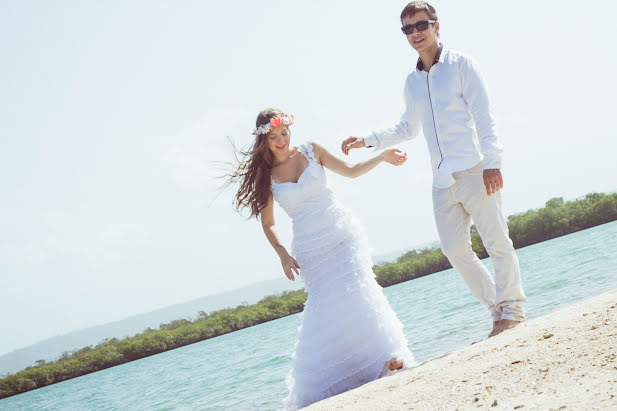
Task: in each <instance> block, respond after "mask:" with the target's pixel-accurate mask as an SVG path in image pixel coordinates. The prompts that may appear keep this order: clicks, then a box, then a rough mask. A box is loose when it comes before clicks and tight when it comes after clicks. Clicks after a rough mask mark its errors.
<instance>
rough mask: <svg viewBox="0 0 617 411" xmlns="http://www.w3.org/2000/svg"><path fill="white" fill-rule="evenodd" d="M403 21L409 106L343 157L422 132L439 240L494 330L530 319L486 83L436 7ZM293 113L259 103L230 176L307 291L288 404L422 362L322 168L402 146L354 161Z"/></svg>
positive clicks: (239, 203)
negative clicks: (483, 256) (299, 131)
mask: <svg viewBox="0 0 617 411" xmlns="http://www.w3.org/2000/svg"><path fill="white" fill-rule="evenodd" d="M400 19H401V23H402V27H401V29H402V31H403V33H404V35H405V36H406V37H407V40H408V42H409V44H410V45H411V47H412V48H413V49H414V50H416V51H417V52H418V54H419V58H418V61H417V65H416V67H415V69H414V70H413V71H412V72H411V73H410V74H409V75H408V77H407V81H406V82H405V88H404V96H405V112H404V113H403V115H402V117H401V119H400V121H399V122H398V123H397V124H395V125H394V126H393V127H392V128H390V129H386V130H380V131H375V132H372V133H371V134H369V135H367V136H364V137H349V138H347V139H346V140H344V141H343V142H342V145H341V149H342V152H343V154H345V155H348V154H349V153H350V151H351V150H353V149H358V148H363V147H374V148H375V150H383V149H386V148H387V147H390V146H393V145H395V144H397V143H400V142H402V141H405V140H409V139H412V138H414V137H415V136H417V135H418V134H419V133H420V132H422V134H423V135H424V137H425V138H426V141H427V143H428V149H429V153H430V157H431V165H432V169H433V195H432V196H433V207H434V214H435V223H436V225H437V230H438V233H439V239H440V243H441V249H442V250H443V252H444V254H445V255H446V257H447V258H448V260H449V261H450V263H451V264H452V266H453V267H454V268H455V269H456V271H458V273H459V274H460V275H461V276H462V277H463V279H464V280H465V282H466V283H467V285H468V286H469V288H470V290H471V292H472V294H473V295H474V296H475V297H476V298H477V299H478V300H479V301H480V302H481V303H482V304H484V305H485V306H486V307H487V308H488V310H489V311H490V314H491V317H492V322H493V328H492V331H491V333H490V335H489V336H493V335H496V334H498V333H500V332H502V331H503V330H505V329H508V328H512V327H514V326H516V325H517V324H519V323H520V322H522V321H524V319H525V312H524V310H523V303H524V302H525V300H526V298H525V294H524V292H523V288H522V285H521V275H520V270H519V264H518V260H517V257H516V253H515V251H514V247H513V246H512V241H511V240H510V238H509V236H508V226H507V224H506V220H505V218H504V217H503V213H502V208H501V193H500V191H499V190H500V189H501V188H502V187H503V179H502V175H501V155H502V146H501V144H500V142H499V139H498V136H497V131H496V125H495V118H494V114H493V111H492V109H491V106H490V104H489V98H488V93H487V88H486V84H485V82H484V80H483V78H482V75H481V74H480V71H479V69H478V66H477V64H476V62H475V61H474V60H473V59H472V58H471V57H469V56H468V55H466V54H463V53H461V52H459V51H456V50H451V49H448V48H446V47H444V46H443V45H442V44H440V42H439V27H440V22H439V20H438V19H437V14H436V12H435V9H434V8H433V7H432V6H431V5H430V4H428V3H426V2H424V1H413V2H411V3H409V4H408V5H407V6H405V8H404V9H403V11H402V13H401V16H400ZM293 122H294V117H293V116H292V115H291V114H286V113H284V112H282V111H280V110H277V109H267V110H264V111H262V112H260V113H259V115H258V117H257V122H256V126H257V128H256V129H255V130H254V132H253V134H254V135H255V140H254V143H253V145H252V147H251V148H250V149H249V150H248V151H246V152H240V155H241V158H240V159H239V160H240V161H239V162H238V165H237V168H236V170H235V171H234V173H232V174H231V175H230V180H231V181H232V182H236V183H238V185H239V188H238V191H237V193H236V196H235V205H236V207H237V208H238V209H243V208H248V209H250V212H251V216H254V217H257V218H259V219H260V220H261V223H262V227H263V230H264V233H265V235H266V237H267V239H268V241H269V242H270V244H271V245H272V247H273V248H274V250H275V251H276V253H277V254H278V256H279V257H280V259H281V263H282V266H283V270H284V271H285V275H286V276H287V277H288V278H289V279H290V280H293V279H294V275H300V276H301V277H302V279H303V280H304V283H305V290H306V291H307V293H308V298H307V301H306V303H305V306H304V311H303V314H302V316H303V317H302V325H301V327H300V329H299V335H298V339H297V342H296V345H295V348H294V354H293V358H292V369H291V371H290V373H289V375H288V377H287V386H288V389H289V394H288V396H287V398H285V401H284V402H285V407H286V408H287V409H297V408H302V407H305V406H307V405H309V404H311V403H313V402H316V401H319V400H321V399H324V398H327V397H330V396H332V395H336V394H338V393H341V392H343V391H346V390H349V389H351V388H354V387H357V386H359V385H362V384H364V383H367V382H369V381H372V380H374V379H376V378H379V377H381V376H383V375H385V374H387V373H388V372H390V371H394V370H397V369H400V368H409V367H412V366H414V365H416V363H415V361H414V357H413V355H412V353H411V351H410V350H409V348H408V346H407V340H406V338H405V335H404V334H403V329H402V324H401V323H400V321H399V320H398V318H397V316H396V314H395V313H394V311H393V310H392V308H391V307H390V305H389V303H388V301H387V300H386V298H385V296H384V294H383V292H382V288H381V287H380V286H379V285H378V284H377V282H376V281H375V276H374V273H373V271H372V266H373V263H372V261H371V257H370V254H369V248H368V245H367V241H366V238H365V235H364V234H363V232H362V228H361V225H360V224H359V223H358V222H357V221H356V220H355V218H354V217H353V216H352V215H351V214H350V213H349V211H348V210H347V209H346V208H344V207H343V206H342V205H341V204H340V203H339V202H338V201H337V200H336V198H335V197H334V195H333V193H332V191H331V190H330V189H329V188H328V186H327V184H326V174H325V168H327V169H329V170H331V171H333V172H335V173H337V174H340V175H343V176H346V177H351V178H355V177H358V176H360V175H362V174H365V173H367V172H369V171H370V170H372V169H373V168H375V167H376V166H377V165H379V164H380V163H382V162H387V163H390V164H392V165H395V166H398V165H401V164H403V163H404V162H405V160H406V157H407V155H406V154H405V153H403V152H402V151H401V150H398V149H387V150H385V151H381V152H380V153H379V154H378V155H377V156H375V157H373V158H370V159H369V160H367V161H363V162H359V163H356V164H349V163H348V162H346V161H344V160H342V159H340V158H338V157H337V156H335V155H334V154H332V153H331V152H329V151H328V150H327V149H326V148H324V147H323V146H321V145H320V144H318V143H315V142H308V143H304V144H300V145H298V146H294V145H292V144H291V143H290V140H291V128H290V127H291V125H292V124H293ZM274 201H276V202H278V203H279V205H280V206H281V207H282V208H283V209H284V210H285V212H286V213H287V214H288V215H289V217H290V218H291V219H292V221H293V241H292V247H291V248H292V249H291V253H290V252H289V251H288V250H287V249H286V248H285V247H284V246H283V245H282V244H281V241H280V239H279V236H278V235H277V232H276V229H275V227H276V226H275V222H274V213H273V206H274ZM472 219H473V221H474V223H475V225H476V227H477V229H478V232H479V234H480V236H481V238H482V241H483V243H484V245H485V247H486V250H487V252H488V254H489V256H490V258H491V259H492V261H493V265H494V267H495V281H493V278H492V277H491V275H490V274H489V272H488V270H487V269H486V267H485V266H484V265H483V264H482V262H481V261H480V260H479V259H478V257H477V256H476V254H475V253H474V252H473V251H472V248H471V235H470V226H471V221H472Z"/></svg>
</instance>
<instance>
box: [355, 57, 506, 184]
mask: <svg viewBox="0 0 617 411" xmlns="http://www.w3.org/2000/svg"><path fill="white" fill-rule="evenodd" d="M422 67H423V65H422V63H421V60H420V61H419V62H418V67H417V68H416V70H414V71H413V72H412V73H411V74H409V76H408V77H407V81H406V82H405V112H404V113H403V116H402V117H401V120H400V121H399V123H398V124H396V125H395V126H394V127H392V128H390V129H386V130H380V131H374V132H372V133H371V134H370V135H368V136H366V137H364V143H365V145H366V146H367V147H371V146H373V147H375V148H376V150H381V149H384V148H386V147H389V146H392V145H394V144H397V143H400V142H402V141H404V140H410V139H413V138H415V137H416V136H417V135H418V133H419V132H420V130H422V132H423V134H424V137H425V138H426V141H427V143H428V149H429V152H430V154H431V164H432V167H433V186H434V187H438V188H447V187H450V186H451V185H452V184H454V178H453V177H452V173H454V172H456V171H461V170H466V169H468V168H471V167H473V166H474V165H476V164H478V163H479V162H480V161H482V166H483V168H484V169H489V168H501V155H502V145H501V143H500V142H499V139H498V137H497V130H496V125H495V116H494V113H493V110H492V109H491V106H490V104H489V98H488V92H487V88H486V84H485V82H484V79H483V78H482V75H481V74H480V71H479V69H478V66H477V64H476V62H475V61H474V60H473V59H472V58H471V57H469V56H467V55H465V54H462V53H461V52H459V51H455V50H449V49H444V48H443V46H442V47H441V50H440V53H438V58H436V61H435V64H433V66H432V67H431V68H430V70H429V71H428V72H426V71H423V70H422Z"/></svg>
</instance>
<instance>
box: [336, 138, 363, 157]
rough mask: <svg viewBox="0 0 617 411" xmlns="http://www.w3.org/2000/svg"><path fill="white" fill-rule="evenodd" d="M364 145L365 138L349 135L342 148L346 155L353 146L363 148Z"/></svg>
mask: <svg viewBox="0 0 617 411" xmlns="http://www.w3.org/2000/svg"><path fill="white" fill-rule="evenodd" d="M362 147H365V146H364V139H363V138H360V137H349V138H348V139H346V140H345V141H343V144H341V150H342V151H343V154H345V155H348V154H349V150H351V149H352V148H362Z"/></svg>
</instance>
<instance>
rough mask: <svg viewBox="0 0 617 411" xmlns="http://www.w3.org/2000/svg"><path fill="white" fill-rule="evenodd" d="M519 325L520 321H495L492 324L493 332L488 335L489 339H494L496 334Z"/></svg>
mask: <svg viewBox="0 0 617 411" xmlns="http://www.w3.org/2000/svg"><path fill="white" fill-rule="evenodd" d="M520 323H521V321H515V320H499V321H495V322H493V331H491V333H490V334H489V335H488V336H489V337H494V336H496V335H497V334H499V333H501V332H503V331H505V330H509V329H510V328H514V327H516V326H517V325H519V324H520Z"/></svg>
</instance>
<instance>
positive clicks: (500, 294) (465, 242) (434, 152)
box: [342, 1, 526, 337]
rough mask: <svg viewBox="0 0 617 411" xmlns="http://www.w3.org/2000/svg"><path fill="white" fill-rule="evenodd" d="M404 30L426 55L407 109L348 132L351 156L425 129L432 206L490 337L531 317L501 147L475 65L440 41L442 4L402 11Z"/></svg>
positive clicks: (412, 79) (409, 86) (408, 92)
mask: <svg viewBox="0 0 617 411" xmlns="http://www.w3.org/2000/svg"><path fill="white" fill-rule="evenodd" d="M401 23H402V25H403V27H402V28H401V29H402V30H403V33H404V34H405V35H406V36H407V41H408V42H409V44H410V45H411V47H412V48H413V49H415V50H416V51H417V52H418V54H419V55H420V57H419V58H418V62H417V64H416V67H415V69H414V70H413V71H412V72H411V73H410V74H409V76H408V77H407V81H406V83H405V89H404V95H405V106H406V108H405V112H404V113H403V116H402V117H401V120H400V121H399V122H398V124H396V125H395V126H394V127H392V128H390V129H387V130H381V131H375V132H373V133H371V134H369V135H368V136H365V137H364V138H359V137H349V138H348V139H346V140H345V141H343V144H342V151H343V153H344V154H345V155H347V154H349V150H350V149H353V148H360V147H375V149H376V150H380V149H384V148H386V147H388V146H391V145H394V144H397V143H400V142H402V141H404V140H410V139H412V138H414V137H416V136H417V135H418V133H419V132H420V131H421V130H422V132H423V134H424V137H425V138H426V141H427V143H428V148H429V151H430V155H431V164H432V168H433V209H434V214H435V222H436V224H437V231H438V232H439V239H440V242H441V249H442V250H443V252H444V254H445V255H446V257H448V260H449V261H450V263H451V264H452V266H453V267H454V268H455V269H456V270H457V271H458V272H459V273H460V274H461V276H462V277H463V279H464V280H465V282H466V283H467V285H468V286H469V288H470V290H471V292H472V294H473V295H474V296H475V297H476V298H477V299H478V300H479V301H480V302H481V303H482V304H484V305H486V306H487V307H488V309H489V310H490V312H491V315H492V318H493V329H492V331H491V333H490V334H489V337H492V336H494V335H497V334H499V333H500V332H502V331H504V330H506V329H508V328H512V327H515V326H516V325H518V324H519V323H520V322H522V321H524V319H525V311H524V310H523V303H524V302H525V301H526V298H525V294H524V292H523V287H522V285H521V275H520V270H519V265H518V259H517V257H516V252H515V251H514V247H513V246H512V241H511V240H510V238H509V236H508V225H507V224H506V220H505V219H504V217H503V214H502V209H501V193H500V192H499V190H500V189H501V188H502V187H503V179H502V176H501V170H500V169H501V155H502V146H501V143H500V142H499V139H498V137H497V130H496V126H495V118H494V114H493V111H492V109H491V106H490V104H489V99H488V93H487V89H486V84H485V83H484V79H483V78H482V76H481V74H480V71H479V70H478V66H477V64H476V62H475V61H474V60H473V59H472V58H470V57H469V56H467V55H465V54H463V53H461V52H458V51H455V50H451V49H448V48H445V47H444V46H443V45H442V44H440V43H439V21H438V20H437V14H436V12H435V9H434V8H433V7H432V6H431V5H430V4H428V3H426V2H424V1H413V2H411V3H409V4H408V5H407V6H406V7H405V8H404V9H403V12H402V13H401ZM472 219H473V221H474V223H475V225H476V227H477V229H478V232H479V233H480V237H481V238H482V241H483V243H484V246H485V247H486V251H487V252H488V254H489V255H490V257H491V259H492V261H493V265H494V267H495V280H496V282H494V281H493V279H492V277H491V275H490V274H489V272H488V270H487V269H486V267H485V266H484V265H483V264H482V262H480V260H479V259H478V257H477V256H476V254H475V253H474V252H473V251H472V249H471V235H470V227H471V220H472Z"/></svg>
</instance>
